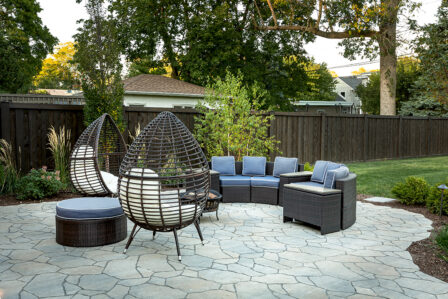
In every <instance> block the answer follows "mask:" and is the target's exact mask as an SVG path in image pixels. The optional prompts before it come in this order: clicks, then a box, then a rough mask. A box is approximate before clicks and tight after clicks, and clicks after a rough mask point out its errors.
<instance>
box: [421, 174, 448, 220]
mask: <svg viewBox="0 0 448 299" xmlns="http://www.w3.org/2000/svg"><path fill="white" fill-rule="evenodd" d="M441 184H448V178H447V179H445V181H444V182H441V183H437V184H435V185H434V186H432V187H431V189H430V190H429V196H428V199H427V200H426V207H427V208H428V210H429V211H430V212H431V213H434V214H439V213H440V199H441V196H442V191H441V190H440V189H438V188H437V187H438V186H440V185H441ZM447 196H448V192H446V191H445V192H444V197H443V209H442V214H444V215H448V197H447Z"/></svg>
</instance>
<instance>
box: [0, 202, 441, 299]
mask: <svg viewBox="0 0 448 299" xmlns="http://www.w3.org/2000/svg"><path fill="white" fill-rule="evenodd" d="M54 211H55V203H44V204H30V205H21V206H9V207H1V208H0V293H1V292H3V296H2V295H0V297H1V298H2V299H4V298H16V297H19V296H20V297H21V298H36V297H53V296H54V297H70V298H72V297H73V298H87V297H92V298H122V297H124V298H143V297H145V298H148V297H151V298H209V297H212V298H235V297H238V298H254V297H257V298H276V297H277V298H298V297H299V298H300V297H306V298H326V297H332V298H340V297H344V298H345V297H349V298H371V297H381V298H382V297H392V298H448V284H447V283H444V282H442V281H440V280H438V279H436V278H433V277H431V276H428V275H426V274H424V273H422V272H420V271H419V269H418V267H417V266H416V265H415V264H414V263H413V262H412V259H411V256H410V254H409V253H408V252H407V251H406V248H407V247H408V246H409V245H410V244H411V242H412V241H416V240H420V239H423V238H426V237H427V236H428V235H429V233H428V232H427V231H428V230H429V229H431V222H430V221H429V220H427V219H426V218H424V217H423V216H422V215H419V214H413V213H410V212H407V211H404V210H398V209H391V208H388V207H381V206H375V205H371V204H366V203H358V220H357V222H356V224H355V225H354V226H352V227H351V228H350V229H348V230H346V231H343V232H339V233H333V234H329V235H326V236H321V235H320V233H319V231H318V230H316V229H314V228H311V227H308V226H305V225H301V224H298V223H282V209H281V207H278V206H269V205H261V204H259V205H256V204H222V205H221V207H220V214H219V218H220V221H217V220H216V218H215V217H214V214H210V216H208V215H207V216H205V217H203V218H202V222H201V228H202V232H203V234H204V238H205V245H204V246H203V245H201V243H200V241H199V238H198V237H197V235H196V230H195V229H194V227H193V226H191V227H187V228H185V229H183V230H181V232H180V237H179V241H180V244H181V252H182V263H180V262H178V260H177V254H176V247H175V244H174V238H173V235H172V233H161V234H157V236H156V239H155V240H154V241H153V240H152V234H151V233H150V232H147V231H141V232H140V233H139V234H138V235H137V237H136V239H135V240H134V242H133V244H132V245H131V247H130V248H129V250H128V252H127V254H126V255H124V254H122V251H123V248H124V244H125V241H123V242H120V243H118V244H114V245H108V246H104V247H95V248H70V247H63V246H60V245H58V244H56V242H55V224H54ZM128 228H129V230H130V229H131V228H132V225H131V223H129V227H128ZM370 296H371V297H370Z"/></svg>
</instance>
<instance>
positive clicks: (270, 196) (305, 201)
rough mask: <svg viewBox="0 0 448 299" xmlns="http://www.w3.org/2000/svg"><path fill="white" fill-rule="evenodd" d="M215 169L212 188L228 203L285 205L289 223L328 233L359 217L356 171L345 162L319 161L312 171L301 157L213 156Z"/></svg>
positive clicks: (285, 216) (346, 225)
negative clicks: (350, 168)
mask: <svg viewBox="0 0 448 299" xmlns="http://www.w3.org/2000/svg"><path fill="white" fill-rule="evenodd" d="M263 159H264V161H263ZM275 163H279V164H277V166H278V167H276V164H275ZM288 163H289V165H288ZM291 163H292V165H291ZM280 164H282V165H281V166H280ZM263 167H264V168H263ZM211 168H212V170H211V171H210V176H211V189H214V190H217V191H220V192H221V193H222V196H223V202H254V203H265V204H273V205H280V206H283V220H284V222H286V221H292V220H298V221H302V222H306V223H309V224H312V225H315V226H318V227H319V228H320V231H321V233H322V234H327V233H331V232H336V231H339V230H341V229H346V228H348V227H350V226H352V225H353V224H354V223H355V221H356V174H354V173H350V172H349V170H348V168H347V167H346V166H345V165H343V164H338V163H333V162H330V161H317V162H316V165H315V168H314V172H309V171H303V170H304V165H301V164H298V163H297V159H295V158H283V157H277V158H276V161H275V162H266V160H265V158H263V157H244V158H243V161H241V162H240V161H235V160H234V157H212V162H211Z"/></svg>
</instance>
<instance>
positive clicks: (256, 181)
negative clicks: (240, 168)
mask: <svg viewBox="0 0 448 299" xmlns="http://www.w3.org/2000/svg"><path fill="white" fill-rule="evenodd" d="M279 184H280V179H279V178H276V177H273V176H271V175H267V176H263V177H252V178H251V179H250V185H251V186H252V187H271V188H278V185H279Z"/></svg>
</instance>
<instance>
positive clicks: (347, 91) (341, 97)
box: [335, 73, 369, 110]
mask: <svg viewBox="0 0 448 299" xmlns="http://www.w3.org/2000/svg"><path fill="white" fill-rule="evenodd" d="M368 79H369V73H363V74H361V75H358V76H346V77H336V78H335V81H336V87H335V91H336V93H337V97H336V101H345V102H348V103H353V104H354V106H355V108H356V109H357V110H360V109H361V107H362V103H361V100H360V98H359V97H358V96H357V95H356V88H357V87H358V86H359V84H365V83H366V82H367V80H368Z"/></svg>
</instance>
